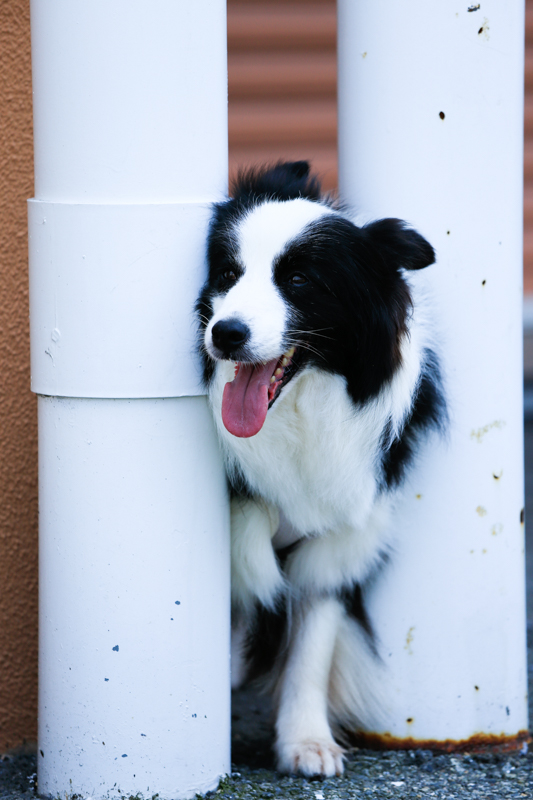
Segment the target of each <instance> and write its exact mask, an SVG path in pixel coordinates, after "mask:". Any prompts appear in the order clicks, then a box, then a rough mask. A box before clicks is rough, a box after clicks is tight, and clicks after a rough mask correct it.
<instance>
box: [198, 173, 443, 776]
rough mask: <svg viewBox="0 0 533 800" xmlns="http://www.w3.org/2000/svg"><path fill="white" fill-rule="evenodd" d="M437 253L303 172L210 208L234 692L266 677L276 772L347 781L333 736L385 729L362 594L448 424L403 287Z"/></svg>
mask: <svg viewBox="0 0 533 800" xmlns="http://www.w3.org/2000/svg"><path fill="white" fill-rule="evenodd" d="M434 258H435V254H434V251H433V248H432V247H431V245H429V244H428V242H427V241H426V240H425V239H423V238H422V236H420V235H419V234H418V233H416V231H414V230H413V229H412V228H410V227H408V226H407V225H406V224H405V223H403V222H401V221H400V220H397V219H383V220H380V221H379V222H374V223H372V224H369V225H365V226H364V227H357V226H356V225H355V224H354V223H353V222H352V220H351V219H350V216H349V214H348V213H346V212H345V211H344V210H343V209H342V208H340V207H338V206H336V205H335V203H334V202H332V201H331V200H330V199H329V198H328V197H325V196H323V195H322V194H321V192H320V186H319V183H318V181H317V180H316V179H315V178H313V177H311V176H310V175H309V165H308V164H307V163H306V162H295V163H279V164H277V165H275V166H273V167H267V168H264V169H261V170H251V171H248V172H246V173H244V174H242V175H241V177H240V179H239V180H238V182H237V185H236V186H235V188H234V193H233V197H232V199H230V200H228V201H227V202H223V203H219V204H217V205H215V207H214V211H213V217H212V221H211V228H210V232H209V239H208V266H209V277H208V280H207V283H206V284H205V286H204V288H203V290H202V293H201V295H200V298H199V300H198V304H197V312H198V316H199V320H200V326H201V349H202V353H203V358H204V369H205V380H206V383H207V386H208V390H209V398H210V403H211V406H212V410H213V414H214V418H215V421H216V425H217V428H218V433H219V436H220V440H221V442H222V447H223V450H224V455H225V459H226V465H227V472H228V476H229V482H230V486H231V490H232V523H231V525H232V570H233V574H232V600H233V615H234V631H235V635H234V645H235V648H234V649H235V652H234V653H233V668H232V672H233V682H234V684H238V683H240V682H242V681H243V680H245V679H248V678H250V677H258V676H259V675H263V676H264V675H268V676H269V678H270V685H271V687H272V688H273V689H274V691H275V697H276V701H277V709H278V710H277V721H276V751H277V758H278V766H279V768H280V769H282V770H284V771H290V772H296V771H300V772H302V773H304V774H305V775H314V774H322V775H334V774H335V773H337V774H338V773H341V772H342V769H343V750H342V748H341V747H340V746H339V745H338V744H337V743H336V741H335V739H334V738H333V734H332V730H333V731H334V732H335V734H336V736H337V738H339V737H341V741H342V732H343V730H352V731H353V730H354V729H355V728H356V727H359V728H361V727H363V728H365V727H369V726H372V725H373V724H375V722H376V719H377V718H378V714H379V703H380V700H379V695H380V686H379V684H380V681H381V677H380V660H379V656H378V654H377V652H376V643H375V640H373V638H372V631H371V627H370V623H369V620H368V618H367V616H366V614H365V611H364V607H363V604H362V598H361V584H363V583H364V582H365V581H367V580H368V579H369V577H370V576H371V575H372V573H373V572H374V571H375V570H376V569H377V568H378V566H379V565H380V563H381V562H382V560H383V557H384V555H385V554H386V553H387V550H388V549H389V548H390V545H391V542H392V533H391V529H392V525H391V521H390V512H391V509H392V507H393V502H394V497H395V494H396V492H397V490H398V487H399V485H400V484H401V482H402V478H403V476H404V474H405V471H406V467H407V466H408V465H409V463H410V461H411V460H412V458H413V455H414V454H415V452H416V448H417V447H418V446H419V442H420V440H421V438H423V436H424V434H425V433H426V432H427V431H428V429H430V428H432V427H433V428H438V427H440V425H441V424H442V423H443V421H444V418H445V415H446V409H445V403H444V399H443V394H442V389H441V380H440V373H439V366H438V360H437V356H436V354H435V350H434V347H433V343H432V338H431V325H430V318H429V317H430V314H431V311H430V309H429V308H428V307H427V305H428V304H427V301H425V300H424V297H423V296H422V295H421V293H420V292H419V291H418V290H417V287H416V280H415V277H416V276H415V275H414V274H413V272H414V271H415V270H419V269H422V268H423V267H427V266H429V265H430V264H432V263H433V261H434Z"/></svg>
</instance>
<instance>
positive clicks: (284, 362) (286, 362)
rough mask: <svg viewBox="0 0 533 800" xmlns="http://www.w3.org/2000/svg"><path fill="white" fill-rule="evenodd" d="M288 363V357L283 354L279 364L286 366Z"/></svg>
mask: <svg viewBox="0 0 533 800" xmlns="http://www.w3.org/2000/svg"><path fill="white" fill-rule="evenodd" d="M288 363H289V359H288V358H287V356H283V358H282V359H281V366H282V367H286V366H287V364H288Z"/></svg>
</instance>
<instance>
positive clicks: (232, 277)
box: [222, 269, 237, 283]
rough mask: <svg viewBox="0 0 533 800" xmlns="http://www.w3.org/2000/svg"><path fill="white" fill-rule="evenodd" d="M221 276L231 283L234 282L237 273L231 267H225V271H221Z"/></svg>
mask: <svg viewBox="0 0 533 800" xmlns="http://www.w3.org/2000/svg"><path fill="white" fill-rule="evenodd" d="M222 277H223V278H224V280H225V281H231V282H232V283H235V281H236V280H237V275H236V274H235V272H234V271H233V270H232V269H227V270H226V271H225V272H223V273H222Z"/></svg>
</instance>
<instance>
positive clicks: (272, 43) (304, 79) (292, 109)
mask: <svg viewBox="0 0 533 800" xmlns="http://www.w3.org/2000/svg"><path fill="white" fill-rule="evenodd" d="M228 67H229V155H230V175H234V174H235V171H236V169H237V168H238V167H241V166H246V165H249V164H256V163H261V162H265V161H274V160H277V159H280V158H283V159H295V160H299V159H309V160H310V161H311V162H312V165H313V168H314V169H315V170H316V171H317V172H318V173H319V174H320V175H321V176H322V183H323V186H324V188H325V189H333V188H335V187H336V185H337V100H336V82H337V64H336V8H335V0H314V2H307V1H306V0H299V2H297V1H295V0H292V2H281V0H248V2H246V0H229V2H228Z"/></svg>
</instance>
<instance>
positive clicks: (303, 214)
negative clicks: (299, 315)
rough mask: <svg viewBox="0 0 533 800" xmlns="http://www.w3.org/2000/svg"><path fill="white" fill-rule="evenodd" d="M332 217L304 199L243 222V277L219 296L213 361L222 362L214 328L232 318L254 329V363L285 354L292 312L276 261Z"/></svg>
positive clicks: (239, 237) (208, 338)
mask: <svg viewBox="0 0 533 800" xmlns="http://www.w3.org/2000/svg"><path fill="white" fill-rule="evenodd" d="M332 213H334V212H333V211H332V209H329V208H328V207H327V206H324V205H322V204H319V203H316V202H311V201H309V200H304V199H301V198H299V199H296V200H287V201H284V202H283V201H274V202H266V203H263V204H262V205H259V206H256V207H255V208H253V209H252V210H251V211H250V212H248V213H247V214H246V215H245V216H244V217H243V218H242V219H240V220H239V222H238V223H237V225H236V226H235V230H234V231H233V234H234V237H235V245H236V248H235V249H236V261H237V262H238V263H239V265H240V267H241V269H242V274H241V275H239V276H236V277H237V280H236V282H235V284H234V285H233V286H232V288H230V289H229V291H228V292H226V293H225V294H220V295H218V296H215V297H214V298H213V311H214V314H213V317H212V318H211V320H210V322H209V325H208V326H207V328H206V331H205V346H206V350H207V352H208V353H209V354H210V355H211V356H212V357H213V358H216V359H220V358H221V354H220V353H219V351H218V350H217V348H216V346H215V344H214V343H213V328H214V326H215V325H216V324H217V323H219V322H222V323H223V322H225V321H227V320H237V321H238V322H240V323H241V324H242V325H243V326H245V327H246V328H247V329H248V331H249V338H248V339H247V341H246V352H247V356H248V358H247V360H249V362H250V363H263V364H264V363H266V362H268V361H271V360H272V359H274V358H280V357H281V356H282V355H283V352H284V350H285V349H286V348H287V347H288V346H289V345H288V344H287V329H288V328H289V327H290V324H291V323H290V308H289V307H288V305H287V302H286V301H285V300H284V298H283V297H282V296H281V294H280V292H279V290H278V288H277V286H276V285H275V283H274V264H275V261H276V258H277V257H278V256H279V255H280V254H281V253H283V251H284V250H285V249H286V247H287V246H288V244H289V243H290V242H292V241H294V240H295V239H297V238H298V237H299V236H300V235H301V234H302V232H303V231H304V230H305V228H306V227H307V226H308V225H309V224H310V223H312V222H315V221H316V220H317V219H320V218H321V217H324V216H326V215H329V214H332Z"/></svg>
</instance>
